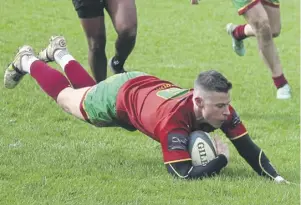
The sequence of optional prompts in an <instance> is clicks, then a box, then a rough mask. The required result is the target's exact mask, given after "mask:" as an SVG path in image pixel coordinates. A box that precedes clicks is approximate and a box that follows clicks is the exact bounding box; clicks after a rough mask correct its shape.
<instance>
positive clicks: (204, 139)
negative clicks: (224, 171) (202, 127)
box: [188, 130, 217, 166]
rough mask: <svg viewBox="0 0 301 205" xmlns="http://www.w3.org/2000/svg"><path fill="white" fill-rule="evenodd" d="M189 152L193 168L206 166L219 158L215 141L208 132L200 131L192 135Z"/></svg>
mask: <svg viewBox="0 0 301 205" xmlns="http://www.w3.org/2000/svg"><path fill="white" fill-rule="evenodd" d="M188 150H189V153H190V156H191V160H192V165H193V166H199V165H203V166H204V165H206V164H207V163H208V162H210V161H211V160H212V159H214V158H216V156H217V154H216V147H215V143H214V140H213V139H212V138H211V137H210V135H209V134H208V133H207V132H203V131H199V130H198V131H194V132H192V133H190V136H189V143H188Z"/></svg>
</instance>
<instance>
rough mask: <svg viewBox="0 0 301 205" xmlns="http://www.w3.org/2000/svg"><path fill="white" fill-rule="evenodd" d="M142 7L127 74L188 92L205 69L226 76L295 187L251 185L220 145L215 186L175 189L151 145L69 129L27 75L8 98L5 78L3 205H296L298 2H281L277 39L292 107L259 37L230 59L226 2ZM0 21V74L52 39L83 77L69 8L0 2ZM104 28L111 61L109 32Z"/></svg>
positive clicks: (82, 51)
mask: <svg viewBox="0 0 301 205" xmlns="http://www.w3.org/2000/svg"><path fill="white" fill-rule="evenodd" d="M137 8H138V15H139V31H138V39H137V45H136V48H135V50H134V51H133V53H132V55H131V56H130V57H129V59H128V61H127V64H126V67H127V69H128V70H139V71H144V72H148V73H150V74H154V75H157V76H159V77H161V78H164V79H166V80H170V81H172V82H175V83H177V84H178V85H180V86H183V87H186V88H189V87H191V86H192V84H193V80H194V78H195V76H196V75H197V74H198V73H199V72H200V71H202V70H206V69H211V68H214V69H216V70H218V71H220V72H222V73H224V74H225V76H226V77H228V78H229V79H230V80H231V81H232V82H233V85H234V88H233V91H232V105H233V106H234V107H235V108H236V110H237V111H238V113H239V114H240V116H241V119H242V120H243V122H244V124H245V125H246V127H247V128H248V131H249V133H250V135H251V136H252V138H253V139H254V141H255V142H256V143H257V144H258V145H259V146H260V147H261V148H262V149H263V150H264V151H265V152H266V154H267V156H268V157H269V158H270V159H271V161H272V163H273V165H275V167H277V170H278V171H279V172H280V173H281V174H282V175H283V176H284V177H285V178H286V179H288V180H289V181H291V182H294V183H296V184H291V185H277V184H275V183H273V182H271V181H269V180H266V179H264V178H262V177H260V176H257V174H256V173H255V172H254V171H252V169H251V168H250V167H249V166H248V165H247V164H246V162H244V160H243V159H242V158H241V157H240V156H239V155H238V153H237V151H236V150H235V149H234V147H233V146H232V145H231V143H230V142H229V141H228V140H227V139H226V138H225V137H223V140H224V141H226V142H227V143H228V144H229V146H230V151H231V161H230V164H229V166H228V167H227V168H226V169H224V170H223V171H222V173H221V174H220V175H219V176H218V177H215V178H212V179H205V180H202V181H201V180H196V181H183V180H177V179H174V178H172V177H170V176H169V175H168V173H167V172H166V169H165V166H164V165H163V161H162V154H161V149H160V145H159V144H158V143H156V142H154V141H152V140H151V139H149V138H148V137H146V136H143V135H142V134H141V133H139V132H134V133H131V132H127V131H125V130H122V129H121V128H103V129H100V128H95V127H92V126H90V125H89V124H85V123H84V122H81V121H79V120H76V119H75V118H73V117H71V116H69V115H68V114H65V113H64V112H62V111H61V110H60V109H59V108H58V106H57V105H56V104H55V103H54V102H53V101H52V100H51V99H50V98H49V97H48V96H46V95H45V94H44V93H42V92H41V89H40V88H39V87H38V86H37V84H36V83H35V81H34V80H33V79H31V78H30V77H29V76H26V77H25V78H24V80H23V82H21V84H20V85H19V86H18V87H17V88H16V89H14V90H7V89H5V88H4V87H3V80H2V79H1V80H0V119H1V125H0V190H1V191H0V204H1V205H2V204H9V205H10V204H22V205H24V204H30V205H31V204H70V205H71V204H72V205H74V204H89V205H90V204H91V205H94V204H105V205H114V204H118V205H119V204H139V205H140V204H143V205H144V204H146V205H148V204H160V205H161V204H173V205H174V204H181V205H182V204H187V205H191V204H196V205H198V204H202V205H207V204H208V205H209V204H210V205H250V204H251V205H271V204H273V205H276V204H279V205H280V204H281V205H283V204H285V205H286V204H287V205H293V204H299V199H300V187H299V184H300V148H299V145H300V137H299V124H300V120H299V107H300V101H299V99H300V81H299V76H300V63H299V57H300V53H299V48H300V35H299V25H300V21H299V19H300V16H299V1H298V0H290V1H283V3H282V6H281V12H282V25H283V26H282V34H281V36H280V37H279V38H277V39H275V42H276V44H277V47H278V51H279V54H280V57H281V62H282V64H283V67H284V71H285V74H286V76H287V78H288V80H289V82H290V85H291V87H292V90H293V98H292V99H291V100H288V101H279V100H276V99H275V95H276V90H275V88H274V86H273V82H272V80H271V77H270V73H269V71H268V69H267V68H266V66H265V65H264V64H263V62H262V60H261V59H260V58H259V55H258V51H257V48H256V41H255V39H248V40H246V41H245V45H246V48H247V55H246V56H245V57H238V56H236V55H235V54H234V53H233V52H232V49H231V40H230V38H229V36H228V35H227V34H226V32H225V25H226V24H227V23H228V22H234V23H244V20H243V19H242V17H238V16H237V14H236V11H235V9H234V7H233V5H232V3H231V1H230V0H228V1H220V0H210V1H209V0H204V1H202V2H200V4H199V5H198V6H192V5H190V4H189V1H180V0H174V1H143V0H138V1H137ZM0 17H1V18H0V19H1V20H0V22H1V23H0V36H1V38H0V51H1V55H0V64H1V66H2V67H3V68H5V66H6V65H7V63H8V62H10V61H11V60H12V58H13V55H14V51H15V50H16V49H17V48H18V46H20V45H23V44H29V45H32V46H33V47H34V48H36V49H37V51H39V50H40V49H41V48H42V47H44V46H45V45H47V41H48V38H49V37H50V36H51V35H53V34H63V35H64V36H65V37H66V39H67V41H68V45H69V50H70V51H71V53H72V54H73V56H74V57H75V58H76V59H78V61H79V62H81V63H82V65H83V66H84V67H86V68H87V69H88V61H87V44H86V40H85V37H84V34H83V32H82V29H81V27H80V24H79V21H78V19H77V16H76V13H75V12H74V10H73V7H72V4H71V1H58V0H56V1H33V0H26V1H21V0H11V1H3V2H1V7H0ZM106 21H107V34H108V40H107V41H108V42H107V53H108V56H109V57H111V56H112V55H113V53H114V41H115V38H116V34H115V33H114V30H113V27H112V25H111V23H110V21H109V18H106ZM3 73H4V70H1V71H0V74H1V75H2V76H3ZM217 134H220V132H217Z"/></svg>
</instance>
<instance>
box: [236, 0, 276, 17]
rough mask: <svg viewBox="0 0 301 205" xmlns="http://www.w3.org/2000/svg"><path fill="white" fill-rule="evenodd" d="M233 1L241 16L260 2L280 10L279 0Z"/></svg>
mask: <svg viewBox="0 0 301 205" xmlns="http://www.w3.org/2000/svg"><path fill="white" fill-rule="evenodd" d="M232 1H233V3H234V6H235V7H236V9H237V10H238V14H239V15H242V14H244V13H245V12H246V11H247V10H249V9H250V8H252V7H253V6H255V5H256V4H257V3H259V2H261V3H262V4H265V5H269V6H272V7H276V8H279V0H232Z"/></svg>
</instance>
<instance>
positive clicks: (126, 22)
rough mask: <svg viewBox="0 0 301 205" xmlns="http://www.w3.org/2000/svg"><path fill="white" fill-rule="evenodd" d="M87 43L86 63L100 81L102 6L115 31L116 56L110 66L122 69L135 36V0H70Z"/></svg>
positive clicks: (103, 38) (102, 69) (102, 67)
mask: <svg viewBox="0 0 301 205" xmlns="http://www.w3.org/2000/svg"><path fill="white" fill-rule="evenodd" d="M72 2H73V5H74V8H75V10H76V11H77V14H78V17H79V18H80V22H81V25H82V28H83V30H84V32H85V34H86V38H87V41H88V46H89V53H88V57H89V65H90V67H91V70H92V73H93V76H94V78H95V79H96V81H97V82H100V81H102V80H104V79H106V77H107V57H106V52H105V47H106V28H105V18H104V9H106V11H107V12H108V14H109V16H110V18H111V20H112V23H113V26H114V28H115V30H116V32H117V35H118V37H117V39H116V42H115V56H114V57H113V58H111V59H110V61H109V66H110V67H111V69H112V72H113V73H115V74H116V73H122V72H124V63H125V61H126V59H127V57H128V56H129V55H130V53H131V52H132V50H133V48H134V46H135V42H136V35H137V12H136V5H135V0H122V1H119V0H72Z"/></svg>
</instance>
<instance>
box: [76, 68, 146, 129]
mask: <svg viewBox="0 0 301 205" xmlns="http://www.w3.org/2000/svg"><path fill="white" fill-rule="evenodd" d="M143 75H147V74H146V73H142V72H127V73H121V74H116V75H113V76H111V77H109V78H107V79H106V80H104V81H102V82H100V83H98V84H96V85H94V86H93V87H91V88H90V89H89V90H88V91H87V93H86V94H85V95H84V97H83V100H82V103H81V111H82V113H83V115H84V117H85V118H86V120H87V121H89V122H90V123H92V124H93V125H96V126H114V125H115V124H116V123H115V120H116V97H117V94H118V91H119V89H120V88H121V86H122V85H123V84H124V83H125V82H127V81H128V80H130V79H132V78H136V77H138V76H143ZM83 111H84V112H83Z"/></svg>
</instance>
